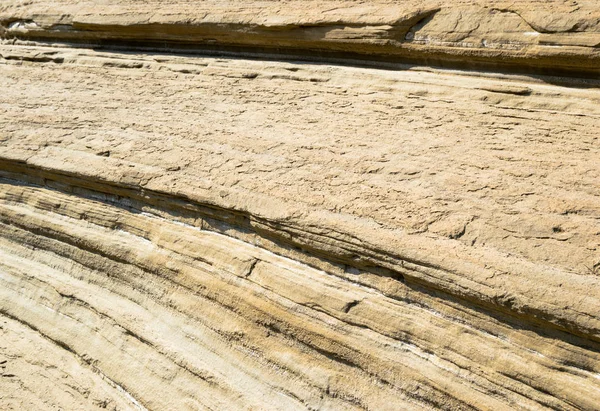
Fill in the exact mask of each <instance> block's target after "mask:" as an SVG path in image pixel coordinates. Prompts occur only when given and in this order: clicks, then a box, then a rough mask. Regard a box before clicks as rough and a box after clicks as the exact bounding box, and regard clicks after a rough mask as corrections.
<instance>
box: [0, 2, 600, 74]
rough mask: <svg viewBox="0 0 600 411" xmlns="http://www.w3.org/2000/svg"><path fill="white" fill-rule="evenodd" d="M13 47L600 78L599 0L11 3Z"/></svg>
mask: <svg viewBox="0 0 600 411" xmlns="http://www.w3.org/2000/svg"><path fill="white" fill-rule="evenodd" d="M5 3H6V4H5V5H4V6H0V28H2V29H1V31H0V34H1V33H2V31H3V32H4V36H5V37H7V38H19V39H34V40H36V39H37V40H47V41H70V42H80V43H84V44H88V45H89V44H95V45H102V44H112V45H115V44H117V45H118V44H120V45H132V44H136V45H138V46H139V45H146V46H152V47H167V46H168V47H189V48H192V49H194V48H198V47H200V48H202V47H203V48H208V47H213V46H215V47H216V49H217V50H223V49H226V48H227V47H237V48H235V50H237V51H239V50H240V49H239V47H242V49H244V48H246V49H247V48H252V49H254V50H261V51H263V52H271V53H272V52H284V53H290V52H291V53H300V54H303V55H307V56H308V57H309V58H310V59H313V60H314V59H315V58H317V57H318V56H341V57H344V56H345V57H348V56H352V57H355V58H366V59H367V60H373V59H379V60H384V61H394V62H395V61H398V60H402V61H404V62H412V63H419V64H437V65H448V66H452V67H462V68H475V67H479V68H481V67H484V68H494V69H496V70H498V69H501V70H513V71H515V70H516V71H521V72H523V71H533V72H542V73H546V74H558V73H560V74H566V75H574V74H576V73H577V74H578V75H586V76H593V77H596V78H597V77H598V75H599V74H600V69H599V67H600V49H599V47H600V9H599V8H598V6H597V2H596V1H595V0H579V1H576V2H575V1H561V0H551V1H541V0H539V1H538V0H519V1H505V0H492V1H490V0H487V1H475V2H474V1H465V0H460V1H455V2H452V4H451V5H450V4H448V2H446V1H440V0H425V1H422V0H420V1H415V0H409V1H402V2H396V1H390V0H374V1H369V2H366V3H365V2H360V3H357V2H354V1H348V0H345V1H344V0H341V1H340V0H336V1H333V0H329V1H321V0H318V1H306V0H286V1H250V2H244V4H243V5H241V6H240V5H239V2H237V1H220V0H209V1H203V2H201V3H198V2H195V1H177V2H174V3H170V4H168V5H167V4H165V2H162V1H161V2H139V1H126V0H112V1H107V2H103V3H102V4H101V5H98V4H97V3H95V2H75V1H73V0H63V1H50V2H46V1H42V2H35V4H30V3H25V4H24V3H22V2H20V1H10V0H9V1H7V2H5Z"/></svg>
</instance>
